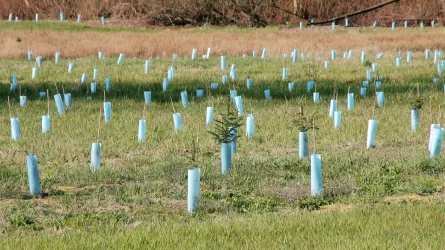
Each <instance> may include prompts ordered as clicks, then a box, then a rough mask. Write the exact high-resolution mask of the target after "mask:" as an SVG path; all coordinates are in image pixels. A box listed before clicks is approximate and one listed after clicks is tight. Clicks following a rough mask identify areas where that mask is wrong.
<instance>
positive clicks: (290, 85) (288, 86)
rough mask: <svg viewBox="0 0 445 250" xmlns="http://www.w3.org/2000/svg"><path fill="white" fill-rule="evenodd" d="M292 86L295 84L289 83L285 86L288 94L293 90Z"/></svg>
mask: <svg viewBox="0 0 445 250" xmlns="http://www.w3.org/2000/svg"><path fill="white" fill-rule="evenodd" d="M294 85H295V84H294V83H293V82H290V83H288V84H287V88H288V89H289V92H292V90H294Z"/></svg>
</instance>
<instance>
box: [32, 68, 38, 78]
mask: <svg viewBox="0 0 445 250" xmlns="http://www.w3.org/2000/svg"><path fill="white" fill-rule="evenodd" d="M31 78H32V79H36V78H37V68H36V67H33V68H32V74H31Z"/></svg>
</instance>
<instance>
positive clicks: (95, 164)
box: [90, 142, 101, 173]
mask: <svg viewBox="0 0 445 250" xmlns="http://www.w3.org/2000/svg"><path fill="white" fill-rule="evenodd" d="M100 148H101V145H100V143H98V142H93V143H92V144H91V160H90V170H91V172H93V173H94V172H96V171H97V170H98V169H99V168H100V151H101V150H100Z"/></svg>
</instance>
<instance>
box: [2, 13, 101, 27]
mask: <svg viewBox="0 0 445 250" xmlns="http://www.w3.org/2000/svg"><path fill="white" fill-rule="evenodd" d="M13 20H14V21H16V22H18V21H19V17H18V16H17V15H15V17H14V14H13V13H9V15H8V22H12V21H13ZM59 20H60V21H61V22H64V21H66V19H65V17H64V15H63V12H60V13H59ZM40 21H41V18H40V17H39V13H36V15H35V22H36V23H39V22H40ZM100 21H101V23H102V25H105V17H104V16H101V17H100ZM81 22H82V15H81V14H77V23H81Z"/></svg>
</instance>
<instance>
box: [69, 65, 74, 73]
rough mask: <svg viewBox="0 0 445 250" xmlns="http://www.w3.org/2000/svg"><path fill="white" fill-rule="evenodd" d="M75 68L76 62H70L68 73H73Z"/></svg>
mask: <svg viewBox="0 0 445 250" xmlns="http://www.w3.org/2000/svg"><path fill="white" fill-rule="evenodd" d="M73 69H74V63H70V64H68V73H70V74H71V73H73Z"/></svg>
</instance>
